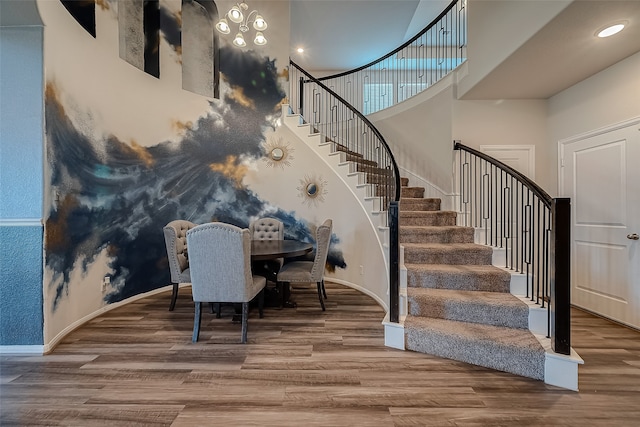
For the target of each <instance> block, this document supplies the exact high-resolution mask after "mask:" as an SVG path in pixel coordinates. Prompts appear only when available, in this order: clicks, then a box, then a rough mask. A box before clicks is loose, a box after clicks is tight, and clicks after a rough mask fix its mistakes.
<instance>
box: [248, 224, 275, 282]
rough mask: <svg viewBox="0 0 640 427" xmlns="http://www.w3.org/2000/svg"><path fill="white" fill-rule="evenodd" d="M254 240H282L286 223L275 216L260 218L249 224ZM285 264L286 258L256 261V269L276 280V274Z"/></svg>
mask: <svg viewBox="0 0 640 427" xmlns="http://www.w3.org/2000/svg"><path fill="white" fill-rule="evenodd" d="M249 233H251V239H252V240H282V239H284V224H283V223H282V221H280V220H277V219H275V218H268V217H265V218H259V219H256V220H255V221H253V222H251V224H249ZM282 264H284V258H276V259H274V260H269V261H262V262H256V263H255V265H254V266H253V267H254V271H255V272H257V273H259V274H261V275H265V276H266V277H267V278H271V280H273V281H275V274H276V273H277V272H278V270H280V267H282Z"/></svg>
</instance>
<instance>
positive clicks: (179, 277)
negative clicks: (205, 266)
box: [162, 219, 196, 311]
mask: <svg viewBox="0 0 640 427" xmlns="http://www.w3.org/2000/svg"><path fill="white" fill-rule="evenodd" d="M195 226H196V224H194V223H192V222H190V221H186V220H182V219H177V220H174V221H171V222H169V223H168V224H167V225H165V226H164V228H163V229H162V231H163V232H164V243H165V246H166V247H167V258H168V259H169V272H170V273H171V283H172V284H173V292H172V294H171V303H170V304H169V311H173V309H174V308H175V306H176V300H177V299H178V287H179V285H180V283H191V275H190V274H189V260H188V258H187V231H189V230H190V229H192V228H193V227H195Z"/></svg>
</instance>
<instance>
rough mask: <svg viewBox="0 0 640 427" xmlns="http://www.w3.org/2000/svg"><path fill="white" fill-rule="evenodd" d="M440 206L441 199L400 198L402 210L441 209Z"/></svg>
mask: <svg viewBox="0 0 640 427" xmlns="http://www.w3.org/2000/svg"><path fill="white" fill-rule="evenodd" d="M440 206H441V200H440V199H410V198H404V199H403V198H400V210H401V211H439V210H440Z"/></svg>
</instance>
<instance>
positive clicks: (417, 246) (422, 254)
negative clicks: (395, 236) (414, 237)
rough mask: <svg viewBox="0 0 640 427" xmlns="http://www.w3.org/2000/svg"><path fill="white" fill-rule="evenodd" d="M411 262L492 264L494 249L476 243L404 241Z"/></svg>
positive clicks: (406, 261) (407, 257) (406, 259)
mask: <svg viewBox="0 0 640 427" xmlns="http://www.w3.org/2000/svg"><path fill="white" fill-rule="evenodd" d="M402 246H403V247H404V262H405V263H410V264H418V263H421V264H458V265H460V264H473V265H482V264H487V265H488V264H491V260H492V257H493V249H491V248H490V247H489V246H484V245H478V244H475V243H403V244H402Z"/></svg>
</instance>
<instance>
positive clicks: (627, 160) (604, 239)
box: [560, 118, 640, 328]
mask: <svg viewBox="0 0 640 427" xmlns="http://www.w3.org/2000/svg"><path fill="white" fill-rule="evenodd" d="M560 159H561V160H560V162H561V164H560V192H561V193H562V195H563V196H567V197H571V220H572V224H571V236H572V245H571V282H572V289H571V302H572V304H574V305H576V306H578V307H582V308H584V309H587V310H590V311H593V312H595V313H598V314H600V315H602V316H605V317H608V318H610V319H613V320H616V321H618V322H621V323H624V324H627V325H630V326H634V327H636V328H640V280H639V276H640V240H635V238H636V236H637V235H639V234H640V118H638V119H634V120H632V121H629V122H625V123H622V124H619V125H616V126H612V127H610V128H607V129H602V130H598V131H594V132H591V133H589V134H586V135H581V136H578V137H575V138H572V139H570V140H565V141H561V142H560Z"/></svg>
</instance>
